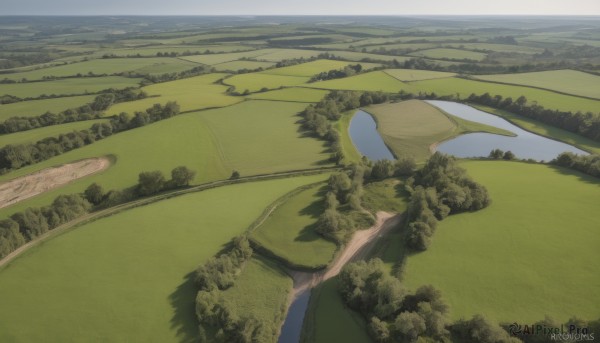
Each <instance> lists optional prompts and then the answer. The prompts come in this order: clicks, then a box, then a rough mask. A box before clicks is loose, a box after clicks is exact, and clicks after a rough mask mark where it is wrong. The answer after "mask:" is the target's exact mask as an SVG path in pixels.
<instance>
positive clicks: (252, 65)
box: [213, 61, 275, 71]
mask: <svg viewBox="0 0 600 343" xmlns="http://www.w3.org/2000/svg"><path fill="white" fill-rule="evenodd" d="M273 65H275V63H274V62H257V61H231V62H225V63H219V64H215V65H213V67H214V68H215V69H216V70H217V71H238V70H244V69H247V70H255V69H258V68H263V69H266V68H269V67H272V66H273Z"/></svg>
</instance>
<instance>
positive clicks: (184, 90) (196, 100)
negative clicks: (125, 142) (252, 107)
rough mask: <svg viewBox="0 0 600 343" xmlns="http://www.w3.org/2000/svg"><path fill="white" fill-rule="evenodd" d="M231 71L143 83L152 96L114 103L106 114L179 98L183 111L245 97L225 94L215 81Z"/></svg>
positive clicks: (221, 86) (135, 109) (136, 109)
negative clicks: (151, 83)
mask: <svg viewBox="0 0 600 343" xmlns="http://www.w3.org/2000/svg"><path fill="white" fill-rule="evenodd" d="M225 76H227V74H207V75H201V76H196V77H191V78H187V79H181V80H176V81H171V82H164V83H158V84H155V85H150V86H146V87H143V88H142V89H143V90H144V91H145V92H147V93H148V95H149V96H151V97H148V98H145V99H141V100H136V101H130V102H124V103H120V104H116V105H114V106H111V107H110V108H109V109H108V110H107V111H106V113H105V114H106V115H113V114H119V113H121V112H126V113H130V114H133V113H134V112H136V111H145V110H146V109H147V108H149V107H152V105H154V104H162V105H164V104H165V103H167V102H169V101H176V102H177V103H178V104H179V106H180V108H181V111H192V110H200V109H204V108H211V107H222V106H228V105H232V104H235V103H237V102H240V101H242V100H243V99H242V98H239V97H232V96H228V95H225V91H226V90H227V87H226V86H223V85H219V84H215V82H216V81H218V80H220V79H222V78H223V77H225Z"/></svg>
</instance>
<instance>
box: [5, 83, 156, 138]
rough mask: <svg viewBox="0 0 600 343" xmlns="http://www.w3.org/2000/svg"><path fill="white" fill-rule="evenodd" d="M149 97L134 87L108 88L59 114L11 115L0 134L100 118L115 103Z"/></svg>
mask: <svg viewBox="0 0 600 343" xmlns="http://www.w3.org/2000/svg"><path fill="white" fill-rule="evenodd" d="M145 97H147V94H146V93H145V92H143V91H139V90H137V89H134V88H126V89H121V90H116V89H108V90H106V91H104V92H103V93H102V94H100V95H98V96H96V98H95V99H94V101H93V102H91V103H89V104H86V105H83V106H80V107H77V108H73V109H68V110H66V111H62V112H60V113H58V114H54V113H52V112H46V113H44V114H42V115H40V116H35V117H11V118H8V119H7V120H5V121H4V122H2V123H0V134H7V133H14V132H20V131H27V130H32V129H37V128H40V127H45V126H51V125H58V124H65V123H71V122H76V121H83V120H90V119H98V118H100V117H101V113H100V112H102V111H104V110H106V109H108V108H109V107H110V106H112V105H113V104H116V103H119V102H125V101H134V100H139V99H143V98H145Z"/></svg>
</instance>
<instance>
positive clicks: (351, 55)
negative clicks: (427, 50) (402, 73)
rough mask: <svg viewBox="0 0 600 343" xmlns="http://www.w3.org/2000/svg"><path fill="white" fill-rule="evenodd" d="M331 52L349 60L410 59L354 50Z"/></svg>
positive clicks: (399, 60)
mask: <svg viewBox="0 0 600 343" xmlns="http://www.w3.org/2000/svg"><path fill="white" fill-rule="evenodd" d="M328 52H329V53H330V54H332V55H334V56H337V57H340V58H343V59H345V60H348V61H361V60H363V59H371V60H375V61H393V60H396V61H398V62H404V61H405V60H408V59H409V58H408V57H402V56H389V55H377V54H369V53H366V52H354V51H328Z"/></svg>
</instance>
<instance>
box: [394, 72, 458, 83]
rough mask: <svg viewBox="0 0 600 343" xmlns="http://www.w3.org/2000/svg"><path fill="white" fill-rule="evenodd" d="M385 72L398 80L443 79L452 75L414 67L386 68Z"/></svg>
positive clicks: (452, 74)
mask: <svg viewBox="0 0 600 343" xmlns="http://www.w3.org/2000/svg"><path fill="white" fill-rule="evenodd" d="M385 72H386V73H387V74H388V75H390V76H392V77H394V78H396V79H398V80H400V81H419V80H430V79H443V78H446V77H452V76H454V75H456V74H454V73H444V72H438V71H429V70H416V69H387V70H385Z"/></svg>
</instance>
